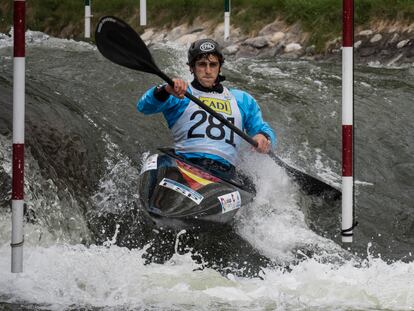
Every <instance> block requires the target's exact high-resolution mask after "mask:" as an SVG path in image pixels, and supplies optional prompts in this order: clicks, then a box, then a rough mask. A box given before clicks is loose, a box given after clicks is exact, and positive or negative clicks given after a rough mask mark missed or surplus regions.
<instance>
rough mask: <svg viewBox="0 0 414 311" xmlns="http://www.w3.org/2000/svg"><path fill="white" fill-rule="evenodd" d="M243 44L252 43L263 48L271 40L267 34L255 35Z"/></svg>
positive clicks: (255, 46) (258, 47) (253, 45)
mask: <svg viewBox="0 0 414 311" xmlns="http://www.w3.org/2000/svg"><path fill="white" fill-rule="evenodd" d="M242 45H250V46H252V47H254V48H256V49H262V48H264V47H266V46H268V45H269V41H268V40H267V37H266V36H260V37H254V38H249V39H247V40H245V41H244V42H243V43H242Z"/></svg>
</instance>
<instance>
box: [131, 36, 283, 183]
mask: <svg viewBox="0 0 414 311" xmlns="http://www.w3.org/2000/svg"><path fill="white" fill-rule="evenodd" d="M223 63H224V56H223V53H222V52H221V49H220V46H219V45H218V43H217V42H216V41H214V40H212V39H201V40H198V41H196V42H194V43H192V44H191V46H190V48H189V50H188V65H189V67H190V72H191V73H192V74H193V75H194V80H193V81H192V82H191V84H190V85H188V84H187V83H186V82H185V81H184V80H183V79H181V78H176V79H173V81H174V87H171V86H170V85H168V84H163V85H160V86H155V87H152V88H151V89H149V90H148V91H147V92H146V93H145V94H144V95H143V96H142V97H141V98H140V100H139V101H138V103H137V108H138V110H139V111H140V112H142V113H144V114H154V113H159V112H162V113H163V114H164V117H165V119H166V120H167V123H168V127H169V128H170V130H171V132H172V135H173V137H174V141H175V144H174V148H175V152H176V153H177V154H179V155H181V156H183V157H185V158H186V159H188V160H189V161H191V162H193V163H195V164H198V165H201V166H203V167H206V168H208V169H209V170H210V171H211V172H213V173H214V174H216V175H219V176H222V177H225V178H233V177H234V176H235V165H236V164H237V160H238V150H239V147H240V143H241V141H242V139H241V138H240V137H239V136H238V135H237V134H235V133H234V132H233V131H232V130H231V129H229V128H228V127H227V126H224V125H223V124H222V123H220V122H219V121H218V120H217V119H215V118H214V117H213V116H211V115H209V114H208V112H206V111H205V110H203V109H202V108H200V107H199V106H198V105H196V104H195V103H193V102H192V101H190V100H189V99H188V98H186V97H184V94H185V92H186V91H189V93H191V94H192V95H194V96H195V97H197V98H199V99H200V100H201V101H202V102H203V103H205V104H206V105H208V106H209V107H211V108H212V109H214V110H215V111H216V112H218V113H220V114H222V115H223V116H224V117H225V118H227V120H229V121H230V122H232V123H233V124H234V125H235V126H237V127H238V128H240V129H243V130H244V131H245V132H246V133H247V134H248V135H250V136H252V138H253V139H254V140H255V141H257V143H258V147H257V148H256V149H255V150H256V151H258V152H260V153H267V152H269V149H270V148H272V146H275V144H276V137H275V134H274V132H273V130H272V129H271V127H270V126H269V125H268V124H267V123H266V122H264V121H263V118H262V113H261V110H260V107H259V105H258V104H257V102H256V100H255V99H254V98H253V97H252V96H251V95H250V94H249V93H247V92H245V91H241V90H238V89H228V88H227V87H225V86H223V85H222V83H221V82H222V81H223V80H224V79H225V78H224V77H223V76H222V75H221V74H220V73H221V68H222V65H223Z"/></svg>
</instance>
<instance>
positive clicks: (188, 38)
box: [176, 33, 203, 45]
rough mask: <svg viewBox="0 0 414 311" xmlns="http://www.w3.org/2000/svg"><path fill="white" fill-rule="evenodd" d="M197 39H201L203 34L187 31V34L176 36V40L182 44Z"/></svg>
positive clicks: (188, 43)
mask: <svg viewBox="0 0 414 311" xmlns="http://www.w3.org/2000/svg"><path fill="white" fill-rule="evenodd" d="M199 39H203V36H202V35H199V34H195V33H189V34H187V35H184V36H182V37H180V38H178V39H177V40H176V42H177V43H178V44H182V45H190V44H191V43H193V42H194V41H196V40H199Z"/></svg>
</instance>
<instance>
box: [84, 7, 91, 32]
mask: <svg viewBox="0 0 414 311" xmlns="http://www.w3.org/2000/svg"><path fill="white" fill-rule="evenodd" d="M91 17H92V14H91V1H90V0H85V38H90V37H91Z"/></svg>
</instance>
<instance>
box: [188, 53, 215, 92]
mask: <svg viewBox="0 0 414 311" xmlns="http://www.w3.org/2000/svg"><path fill="white" fill-rule="evenodd" d="M193 70H194V75H195V77H196V78H197V80H198V82H200V84H201V85H202V86H204V87H207V88H211V87H213V85H214V82H216V79H217V77H218V75H219V73H220V62H219V59H218V57H217V56H216V55H212V54H209V55H207V56H206V57H203V58H201V59H199V60H197V61H196V62H195V64H194V67H193Z"/></svg>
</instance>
